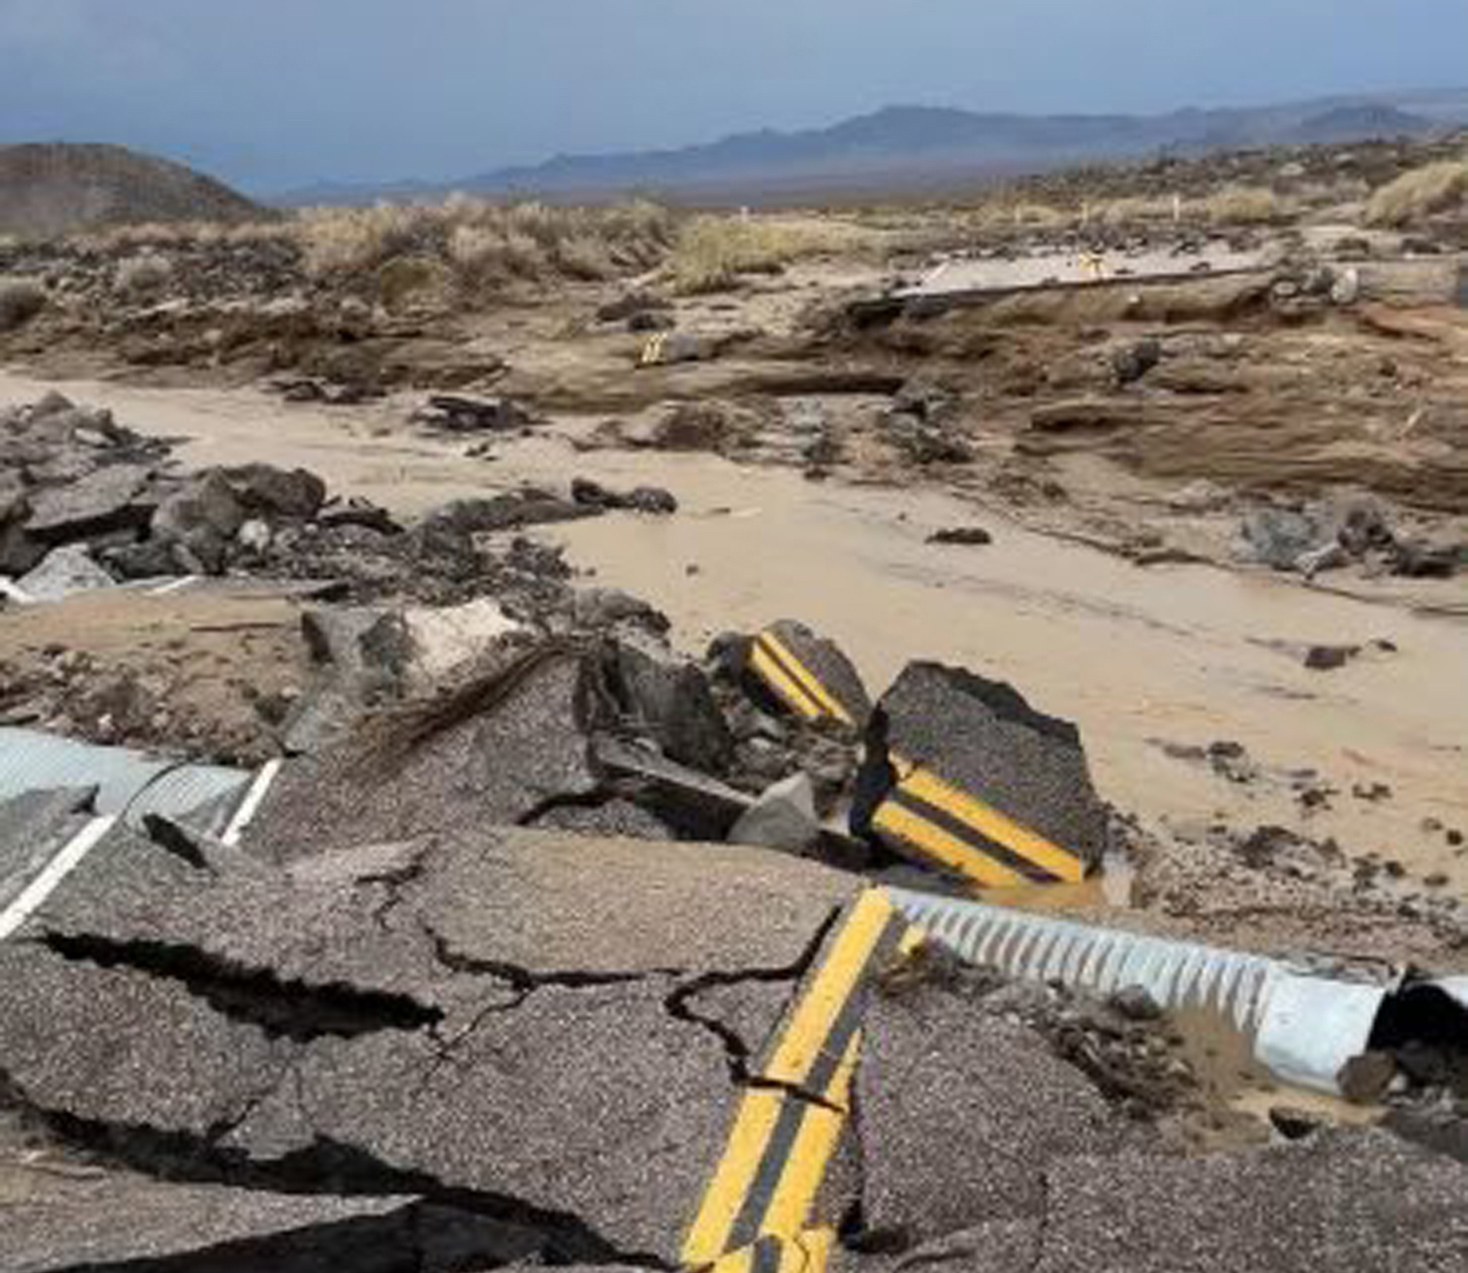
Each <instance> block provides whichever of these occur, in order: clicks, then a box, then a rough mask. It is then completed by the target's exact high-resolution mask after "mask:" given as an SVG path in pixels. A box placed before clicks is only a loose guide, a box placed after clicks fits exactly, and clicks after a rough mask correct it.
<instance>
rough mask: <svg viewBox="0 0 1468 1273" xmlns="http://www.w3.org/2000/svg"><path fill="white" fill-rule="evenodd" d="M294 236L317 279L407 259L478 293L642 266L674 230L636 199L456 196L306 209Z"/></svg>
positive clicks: (667, 217)
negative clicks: (553, 202) (586, 204)
mask: <svg viewBox="0 0 1468 1273" xmlns="http://www.w3.org/2000/svg"><path fill="white" fill-rule="evenodd" d="M296 233H297V235H298V237H299V240H300V242H301V245H302V249H303V252H304V260H305V266H306V270H307V272H308V273H309V274H310V275H312V276H313V277H315V278H322V279H325V278H335V279H345V278H350V277H352V276H358V275H365V274H368V273H370V272H371V271H373V270H376V269H379V268H380V267H381V266H382V265H384V264H385V263H386V262H388V261H390V260H393V259H395V258H397V257H403V256H408V257H414V258H422V259H427V260H436V261H441V262H443V263H445V264H446V265H447V266H448V267H449V268H450V269H451V270H452V271H453V273H454V275H455V277H456V279H457V280H458V281H459V283H460V284H461V285H462V286H463V287H464V288H465V289H466V290H469V291H476V290H482V289H485V288H494V287H502V286H505V285H507V284H509V283H512V282H515V281H525V282H546V281H553V280H555V279H558V278H563V279H603V278H614V277H616V276H618V275H620V274H624V273H631V272H636V271H641V270H645V269H649V268H651V267H653V266H655V265H657V264H658V263H659V262H660V261H661V260H662V259H663V257H664V256H665V255H666V254H667V252H668V249H669V247H670V246H671V244H672V242H673V238H674V225H673V218H672V215H671V214H670V213H669V212H668V211H667V210H666V209H664V208H660V207H658V206H657V205H656V204H650V203H646V202H643V201H638V202H634V203H630V204H624V205H617V206H614V207H608V208H561V207H552V206H550V205H548V204H542V203H521V204H498V203H491V202H489V201H487V200H483V199H474V198H470V197H469V196H467V195H454V196H451V197H450V198H449V199H448V200H446V201H445V202H443V203H441V204H407V205H403V204H385V203H384V204H378V205H377V206H376V207H372V208H318V209H313V210H310V211H307V212H304V213H302V215H301V217H300V219H299V221H298V222H297V223H296Z"/></svg>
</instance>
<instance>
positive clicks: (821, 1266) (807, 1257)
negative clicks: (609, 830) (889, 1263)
mask: <svg viewBox="0 0 1468 1273" xmlns="http://www.w3.org/2000/svg"><path fill="white" fill-rule="evenodd" d="M835 1243H836V1231H835V1230H834V1229H830V1228H820V1229H805V1230H803V1231H802V1232H801V1233H799V1234H797V1235H796V1236H795V1237H794V1238H783V1237H775V1236H774V1235H768V1236H766V1237H763V1238H761V1239H760V1240H759V1241H758V1242H755V1243H752V1244H751V1245H750V1246H747V1247H743V1248H741V1249H740V1250H738V1251H734V1252H731V1253H730V1254H729V1255H726V1256H723V1257H722V1258H721V1259H719V1260H717V1261H715V1262H714V1264H713V1265H712V1266H711V1273H824V1270H825V1268H826V1266H827V1265H828V1264H829V1263H830V1260H831V1248H832V1246H834V1245H835Z"/></svg>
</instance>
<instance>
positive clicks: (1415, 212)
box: [1365, 160, 1468, 229]
mask: <svg viewBox="0 0 1468 1273" xmlns="http://www.w3.org/2000/svg"><path fill="white" fill-rule="evenodd" d="M1458 211H1468V160H1464V161H1461V162H1458V161H1451V160H1445V161H1443V162H1441V163H1435V164H1427V165H1426V166H1424V167H1422V168H1414V169H1413V170H1412V171H1411V172H1404V173H1403V174H1402V175H1401V176H1400V177H1398V178H1397V179H1396V180H1395V181H1393V182H1391V183H1390V184H1388V185H1385V186H1382V187H1381V189H1380V190H1378V191H1377V192H1376V193H1375V194H1374V195H1372V196H1371V199H1370V201H1369V202H1368V203H1367V205H1366V218H1365V219H1366V224H1367V225H1372V226H1382V227H1387V228H1392V229H1401V228H1402V227H1404V226H1408V225H1411V224H1412V223H1413V222H1415V221H1420V220H1422V219H1423V218H1424V217H1429V216H1435V215H1437V214H1439V213H1445V212H1458Z"/></svg>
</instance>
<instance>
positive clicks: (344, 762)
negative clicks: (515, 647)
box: [247, 653, 599, 860]
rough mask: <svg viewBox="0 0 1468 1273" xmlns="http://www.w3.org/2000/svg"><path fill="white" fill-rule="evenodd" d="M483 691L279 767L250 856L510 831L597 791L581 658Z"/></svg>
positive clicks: (563, 659) (530, 668)
mask: <svg viewBox="0 0 1468 1273" xmlns="http://www.w3.org/2000/svg"><path fill="white" fill-rule="evenodd" d="M489 688H490V693H491V696H492V698H493V701H492V702H489V701H478V700H477V699H476V697H475V689H476V687H474V686H470V687H468V688H467V690H466V691H465V693H464V694H463V695H461V696H460V697H459V698H457V699H451V700H445V701H444V702H442V703H440V704H438V705H437V706H435V707H429V708H426V709H425V713H424V715H423V716H421V717H419V718H416V719H414V720H412V721H407V720H403V721H398V722H390V723H388V724H386V725H384V726H383V727H382V728H383V733H382V734H381V735H380V736H379V738H378V739H377V740H376V742H375V743H373V742H371V741H364V740H362V739H360V738H351V739H348V740H346V741H344V742H342V743H338V744H336V745H334V746H329V747H327V748H325V749H324V750H323V751H321V752H320V753H318V754H317V755H315V756H311V757H306V758H303V759H301V760H298V761H296V762H295V763H293V764H291V765H289V766H287V768H286V769H285V770H284V771H283V773H282V774H281V777H280V779H279V781H278V783H277V784H276V786H275V788H274V790H273V791H272V792H271V793H270V797H269V799H268V800H266V801H265V803H264V805H263V806H262V808H261V810H260V812H259V814H258V815H257V817H256V818H255V820H254V821H253V822H252V824H251V826H250V829H249V832H248V835H247V844H248V846H249V848H250V850H251V851H252V852H253V853H256V854H257V855H260V856H264V857H278V858H281V859H282V860H284V859H285V858H287V857H288V856H289V855H290V854H293V853H299V852H308V851H309V852H322V851H325V850H330V849H332V848H341V847H350V846H352V845H357V844H363V843H369V842H372V841H380V840H384V839H398V838H404V837H411V836H415V835H424V834H430V833H435V832H443V831H453V830H469V829H472V828H476V827H484V826H505V825H514V824H516V823H520V822H525V821H527V820H533V819H534V817H535V815H536V814H537V812H539V811H542V810H544V809H546V808H548V807H550V806H551V805H553V804H554V803H556V802H558V801H563V802H570V803H574V802H575V801H576V799H577V798H579V797H586V796H589V795H590V794H591V793H592V792H594V791H595V790H596V789H597V787H598V786H599V780H598V777H597V775H596V774H595V773H594V772H593V770H592V768H591V759H590V756H589V753H588V748H589V740H588V737H587V724H586V714H587V710H588V709H587V695H588V693H589V691H588V687H587V669H586V667H585V666H584V664H583V661H582V659H581V658H580V657H579V656H576V655H574V654H569V653H567V654H561V655H557V654H550V655H547V656H546V657H544V658H543V659H542V660H540V661H539V662H535V663H528V664H526V665H525V667H524V670H523V671H522V672H519V673H518V674H514V675H512V676H511V677H510V678H509V680H508V681H507V682H506V683H505V684H503V685H501V686H495V685H493V684H491V686H490V687H489ZM435 714H436V716H435ZM395 728H396V729H398V730H400V733H399V734H397V735H395V734H394V729H395Z"/></svg>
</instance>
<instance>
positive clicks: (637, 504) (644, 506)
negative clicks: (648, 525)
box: [571, 477, 678, 515]
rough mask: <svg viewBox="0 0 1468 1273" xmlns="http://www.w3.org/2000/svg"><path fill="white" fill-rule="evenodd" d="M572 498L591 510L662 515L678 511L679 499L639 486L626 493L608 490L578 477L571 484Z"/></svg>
mask: <svg viewBox="0 0 1468 1273" xmlns="http://www.w3.org/2000/svg"><path fill="white" fill-rule="evenodd" d="M571 498H572V499H573V500H575V501H576V503H578V504H584V505H586V506H588V507H590V508H616V509H626V510H628V511H630V512H634V513H655V514H661V515H666V514H669V513H676V512H677V511H678V500H677V498H676V497H675V496H674V495H673V494H672V492H671V491H665V490H663V489H662V488H661V487H657V486H638V487H635V488H634V489H633V490H630V491H627V492H625V493H624V492H619V491H612V490H608V489H607V488H606V487H605V486H602V485H600V484H598V483H596V482H593V481H591V480H590V479H589V478H585V477H578V478H576V479H575V480H574V481H573V482H572V483H571Z"/></svg>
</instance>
